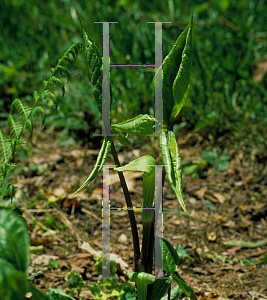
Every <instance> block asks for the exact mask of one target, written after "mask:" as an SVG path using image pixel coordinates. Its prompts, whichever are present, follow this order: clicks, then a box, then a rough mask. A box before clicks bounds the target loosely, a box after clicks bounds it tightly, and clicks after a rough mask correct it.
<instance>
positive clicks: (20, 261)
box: [0, 208, 30, 272]
mask: <svg viewBox="0 0 267 300" xmlns="http://www.w3.org/2000/svg"><path fill="white" fill-rule="evenodd" d="M29 248H30V238H29V234H28V229H27V225H26V222H25V219H24V218H23V217H20V216H18V215H17V214H16V213H14V212H12V211H9V210H7V209H4V208H0V258H3V259H5V260H7V261H8V262H10V263H11V264H12V265H13V266H14V267H15V268H16V269H17V270H19V271H23V272H27V269H28V265H29V258H30V257H29Z"/></svg>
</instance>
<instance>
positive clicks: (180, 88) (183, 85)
mask: <svg viewBox="0 0 267 300" xmlns="http://www.w3.org/2000/svg"><path fill="white" fill-rule="evenodd" d="M192 21H193V14H192V16H191V20H190V23H189V28H188V32H187V35H186V42H185V47H184V49H183V53H182V61H181V65H180V67H179V71H178V73H177V76H176V78H175V80H174V83H173V87H172V92H173V99H174V107H173V110H172V114H171V121H172V122H173V121H174V120H175V118H176V116H177V115H178V114H179V112H180V110H181V109H182V107H183V105H184V103H185V99H186V96H187V93H188V89H189V84H190V79H191V66H192Z"/></svg>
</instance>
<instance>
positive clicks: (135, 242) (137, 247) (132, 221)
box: [111, 141, 140, 272]
mask: <svg viewBox="0 0 267 300" xmlns="http://www.w3.org/2000/svg"><path fill="white" fill-rule="evenodd" d="M111 152H112V155H113V158H114V162H115V164H116V165H117V166H118V167H120V162H119V159H118V155H117V152H116V149H115V146H114V143H113V141H112V142H111ZM118 174H119V178H120V182H121V186H122V189H123V193H124V197H125V200H126V205H127V208H133V204H132V200H131V197H130V193H129V191H128V187H127V185H126V181H125V178H124V175H123V173H122V172H118ZM127 211H128V215H129V219H130V224H131V231H132V237H133V246H134V271H135V272H139V265H140V245H139V238H138V232H137V226H136V220H135V215H134V211H133V209H127Z"/></svg>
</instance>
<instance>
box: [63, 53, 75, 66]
mask: <svg viewBox="0 0 267 300" xmlns="http://www.w3.org/2000/svg"><path fill="white" fill-rule="evenodd" d="M62 60H65V61H67V62H68V63H69V64H70V65H71V66H72V65H73V59H71V58H70V57H69V54H68V53H67V54H65V55H64V56H63V57H62Z"/></svg>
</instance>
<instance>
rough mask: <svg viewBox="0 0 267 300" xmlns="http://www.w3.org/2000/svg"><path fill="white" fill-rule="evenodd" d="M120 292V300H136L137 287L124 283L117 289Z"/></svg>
mask: <svg viewBox="0 0 267 300" xmlns="http://www.w3.org/2000/svg"><path fill="white" fill-rule="evenodd" d="M116 291H118V292H119V295H118V300H136V296H135V287H134V286H132V285H131V284H129V283H123V284H121V285H119V286H117V287H116Z"/></svg>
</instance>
